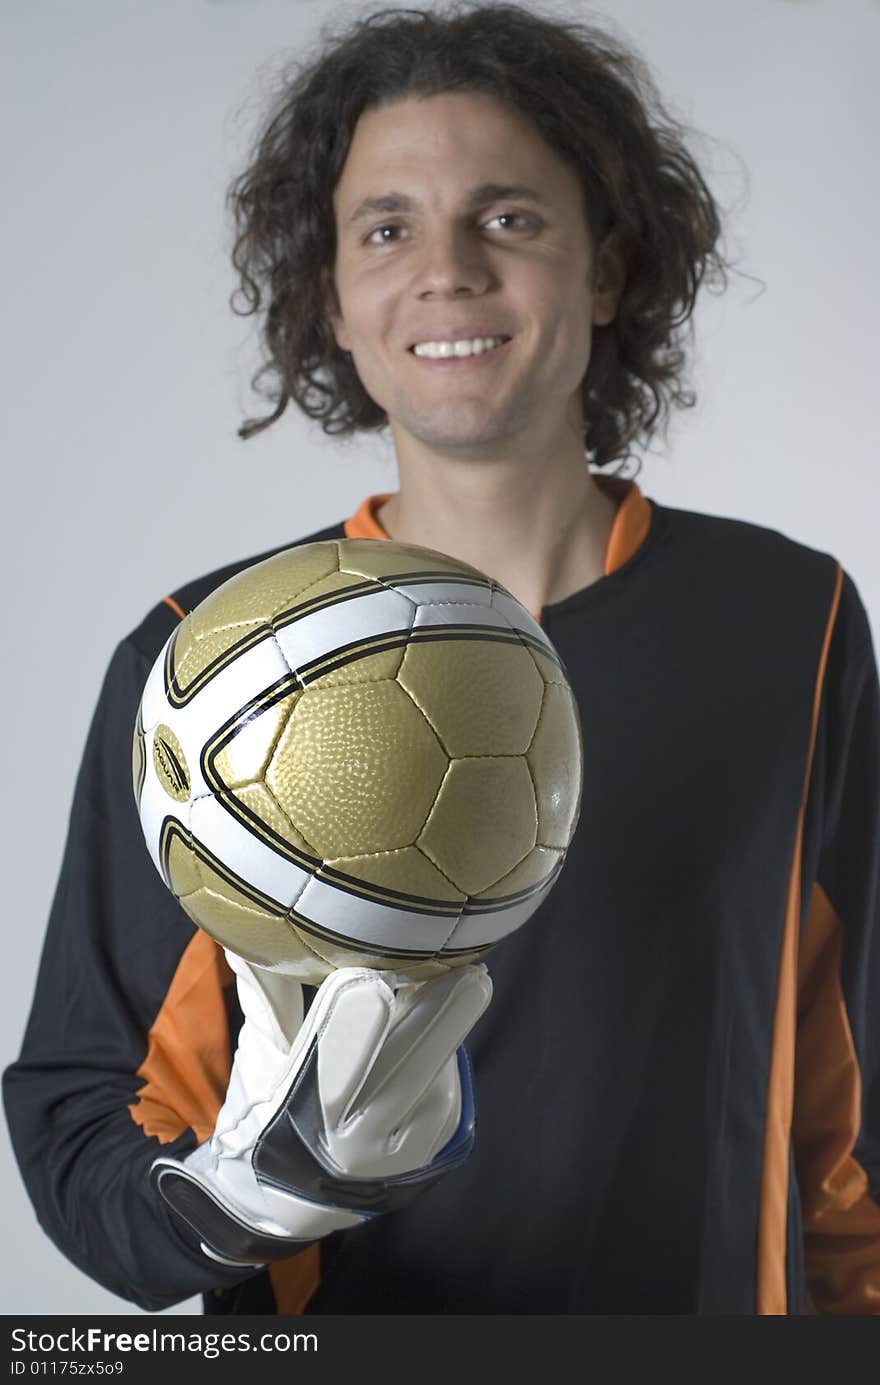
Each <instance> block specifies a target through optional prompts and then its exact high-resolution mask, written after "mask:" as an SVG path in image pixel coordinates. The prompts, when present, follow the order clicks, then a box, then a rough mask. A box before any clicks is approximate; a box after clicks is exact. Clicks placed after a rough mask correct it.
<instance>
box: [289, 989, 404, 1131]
mask: <svg viewBox="0 0 880 1385" xmlns="http://www.w3.org/2000/svg"><path fill="white" fill-rule="evenodd" d="M316 1007H317V1009H316ZM393 1008H394V992H393V990H392V989H391V987H390V986H389V985H387V983H386V982H385V981H384V980H383V979H382V977H381V976H380V974H379V973H378V972H375V971H367V970H362V969H360V968H354V967H345V968H341V969H340V970H338V971H336V972H334V973H333V974H332V975H331V976H328V977H327V980H326V981H324V982H322V984H321V986H320V987H319V989H318V993H317V995H316V996H315V999H314V1001H313V1002H312V1011H310V1013H309V1019H310V1021H313V1023H314V1022H316V1024H317V1037H318V1091H319V1094H320V1099H321V1109H322V1112H323V1118H324V1128H325V1130H326V1131H327V1133H328V1135H329V1134H330V1133H331V1132H332V1131H333V1130H334V1129H335V1128H336V1127H337V1126H338V1125H341V1124H342V1122H343V1121H344V1120H345V1118H346V1116H347V1113H348V1110H349V1108H350V1106H351V1105H352V1103H353V1102H354V1101H355V1100H356V1099H358V1098H359V1094H360V1092H361V1089H362V1087H363V1084H364V1080H365V1078H366V1076H367V1074H368V1073H369V1071H370V1068H371V1066H372V1064H373V1062H374V1060H375V1058H376V1054H377V1053H378V1051H379V1049H380V1047H381V1044H382V1041H383V1039H384V1038H385V1035H386V1034H387V1032H388V1028H389V1025H390V1024H391V1015H392V1011H393ZM311 1027H312V1026H310V1028H311Z"/></svg>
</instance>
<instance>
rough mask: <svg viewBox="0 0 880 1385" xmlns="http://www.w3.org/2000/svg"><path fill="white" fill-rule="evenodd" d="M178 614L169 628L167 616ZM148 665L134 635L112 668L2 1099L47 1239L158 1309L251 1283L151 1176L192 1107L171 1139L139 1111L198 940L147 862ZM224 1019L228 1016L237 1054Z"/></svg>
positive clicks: (151, 1114)
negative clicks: (143, 736)
mask: <svg viewBox="0 0 880 1385" xmlns="http://www.w3.org/2000/svg"><path fill="white" fill-rule="evenodd" d="M168 619H169V628H170V627H171V626H172V625H173V624H174V621H173V619H172V618H171V615H170V612H169V613H168ZM160 643H161V641H160ZM151 664H152V660H151V658H149V657H148V655H147V654H145V653H143V652H142V651H141V650H140V649H139V648H137V647H136V645H135V644H133V643H132V641H131V639H129V640H126V641H123V642H122V643H121V644H120V645H119V646H118V648H117V649H116V651H115V653H114V655H113V658H112V660H111V662H110V665H109V668H108V670H107V674H106V677H105V679H104V683H103V686H102V689H101V693H100V697H99V699H98V703H97V707H96V709H95V712H94V716H93V719H92V723H91V727H90V730H89V734H88V738H87V741H86V746H85V751H84V754H83V758H82V762H81V765H80V769H79V774H78V776H77V781H76V786H75V790H74V796H73V803H72V808H71V813H70V820H69V827H68V834H67V840H66V844H65V848H64V854H63V859H62V865H61V870H60V875H59V878H58V882H57V887H56V891H55V895H54V900H53V903H52V908H51V914H50V918H49V924H48V928H47V932H46V936H45V941H44V946H43V953H42V958H41V962H40V967H39V973H38V979H37V983H36V991H35V995H34V999H33V1005H32V1009H31V1013H30V1018H29V1020H28V1023H27V1028H26V1032H25V1036H24V1041H23V1045H22V1049H21V1054H20V1056H19V1058H18V1060H17V1062H14V1063H13V1064H12V1065H11V1066H10V1067H9V1068H8V1069H7V1070H6V1072H5V1074H4V1079H3V1095H4V1103H5V1108H6V1115H7V1121H8V1125H9V1130H10V1134H11V1137H12V1144H13V1148H14V1151H15V1155H16V1158H17V1160H18V1163H19V1167H20V1170H21V1173H22V1176H23V1179H24V1182H25V1185H26V1187H27V1190H28V1193H29V1195H30V1197H31V1200H32V1202H33V1205H34V1208H35V1210H36V1213H37V1217H38V1219H39V1222H40V1224H41V1226H42V1227H43V1230H44V1231H45V1232H46V1233H47V1235H48V1236H50V1237H51V1239H52V1240H53V1241H54V1242H55V1244H56V1245H57V1246H58V1247H59V1249H60V1250H61V1251H62V1252H63V1253H64V1254H65V1255H66V1256H67V1257H68V1259H69V1260H71V1261H72V1262H73V1263H74V1264H75V1265H77V1266H78V1267H79V1268H80V1269H81V1270H83V1271H84V1272H85V1273H86V1274H88V1275H90V1276H91V1277H92V1278H93V1279H95V1280H97V1281H98V1282H99V1283H100V1284H102V1285H104V1287H105V1288H107V1289H109V1290H110V1291H111V1292H113V1293H116V1294H119V1295H121V1296H122V1297H123V1298H126V1299H129V1300H131V1301H133V1302H134V1303H136V1304H138V1306H140V1307H142V1308H145V1309H159V1308H164V1307H167V1306H169V1305H171V1304H173V1303H176V1302H179V1301H180V1300H182V1299H184V1298H187V1297H189V1296H191V1295H193V1294H196V1293H201V1292H208V1291H210V1290H212V1289H223V1288H227V1287H230V1286H231V1285H233V1284H234V1283H238V1282H240V1281H241V1280H242V1279H243V1278H247V1277H248V1272H247V1271H242V1270H241V1269H232V1268H229V1267H226V1266H222V1265H219V1264H217V1265H215V1264H213V1263H212V1262H211V1261H209V1260H208V1259H207V1258H206V1257H205V1256H204V1255H203V1254H202V1252H201V1251H200V1249H199V1246H198V1242H197V1240H196V1238H195V1237H194V1236H193V1237H190V1236H189V1235H188V1231H187V1229H186V1228H184V1227H183V1225H182V1224H181V1223H177V1221H176V1220H172V1217H171V1214H170V1212H169V1211H168V1210H167V1209H166V1207H165V1205H164V1203H162V1201H161V1199H160V1198H159V1197H158V1196H157V1195H156V1193H155V1192H154V1190H153V1189H152V1188H151V1186H150V1183H149V1179H148V1170H149V1167H150V1164H151V1162H152V1160H153V1159H154V1158H155V1157H156V1155H157V1154H159V1153H162V1154H172V1155H173V1154H178V1155H183V1154H184V1153H186V1152H188V1151H189V1150H191V1149H193V1148H194V1147H195V1145H196V1144H197V1142H198V1137H197V1133H196V1131H194V1130H193V1129H192V1128H188V1126H187V1117H186V1113H185V1111H183V1112H180V1111H179V1112H177V1113H176V1114H175V1113H172V1114H171V1116H170V1118H169V1117H168V1114H167V1112H166V1119H165V1127H164V1130H163V1128H162V1121H161V1120H160V1119H159V1116H158V1115H157V1110H156V1102H155V1099H154V1100H153V1102H152V1106H151V1105H150V1102H149V1101H147V1102H145V1103H144V1105H143V1108H141V1106H140V1102H139V1093H140V1091H141V1089H142V1088H143V1087H144V1076H143V1071H142V1069H143V1065H144V1062H145V1059H146V1058H147V1055H148V1053H149V1052H151V1051H153V1052H154V1054H155V1055H156V1056H157V1059H158V1062H157V1064H156V1065H154V1068H153V1070H154V1072H160V1073H161V1061H162V1027H161V1025H157V1017H158V1016H159V1015H160V1014H162V1013H163V1005H164V1004H165V1002H166V1000H167V998H168V994H169V991H170V990H172V988H173V986H174V982H175V978H178V982H177V984H178V986H179V985H180V981H179V977H180V974H181V972H180V968H181V960H182V959H183V958H184V954H186V953H187V949H188V948H190V946H191V944H192V943H193V941H194V935H196V930H195V929H194V927H193V925H192V923H191V922H190V921H189V919H188V918H187V917H186V915H185V914H184V912H183V910H182V909H181V908H180V906H179V905H178V903H177V901H176V900H175V899H174V897H173V896H172V895H171V893H170V891H169V890H168V889H167V888H166V886H165V884H164V882H163V881H162V879H161V877H160V876H159V873H158V872H157V871H156V869H155V867H154V865H153V862H152V860H151V859H150V856H149V853H148V851H147V848H146V845H145V842H144V839H143V834H142V832H141V827H140V822H139V820H138V816H137V810H136V807H135V802H134V795H133V792H132V768H131V765H132V755H131V743H132V730H133V727H134V719H135V714H136V711H137V706H138V703H139V701H140V696H141V693H142V691H143V687H144V683H145V682H146V678H147V674H148V672H149V669H150V667H151ZM198 937H199V938H201V937H203V935H201V934H198ZM205 941H209V940H207V939H206V940H205ZM189 956H190V958H191V957H192V951H190V953H189ZM203 970H204V969H203ZM191 972H192V962H190V973H191ZM208 979H210V978H208ZM202 980H203V982H204V980H205V978H204V976H203V977H202ZM215 989H216V987H215ZM218 994H219V991H218ZM215 1011H216V1003H215ZM166 1013H167V1012H166ZM215 1017H216V1016H215ZM228 1024H229V1015H228V1014H226V1015H225V1016H224V1029H225V1044H226V1045H227V1047H228V1044H229V1027H228ZM157 1036H158V1040H157ZM157 1042H158V1045H159V1047H158V1052H157ZM221 1046H222V1045H221ZM228 1061H229V1060H228V1054H222V1053H221V1054H220V1055H219V1056H218V1055H216V1054H215V1059H214V1065H215V1070H214V1072H213V1082H214V1086H215V1087H216V1086H217V1085H218V1084H219V1085H220V1087H221V1090H220V1091H219V1092H214V1093H213V1095H212V1093H211V1091H209V1090H208V1091H202V1093H201V1104H202V1107H205V1106H206V1105H207V1106H208V1107H209V1106H210V1104H211V1101H212V1099H214V1100H215V1102H216V1105H219V1102H220V1099H222V1089H223V1088H224V1087H225V1080H224V1076H223V1074H224V1065H226V1066H225V1075H226V1076H228ZM194 1066H196V1067H198V1066H199V1065H198V1064H195V1065H194ZM211 1077H212V1075H211V1074H210V1073H209V1076H208V1081H209V1082H210V1080H211ZM146 1085H147V1087H148V1088H149V1086H150V1084H149V1083H147V1084H146ZM160 1085H161V1082H160ZM203 1085H204V1077H203ZM154 1086H155V1084H154ZM184 1105H185V1102H184ZM142 1109H143V1111H145V1112H146V1113H147V1116H146V1118H144V1116H143V1115H142V1114H141V1110H142ZM169 1121H170V1123H169ZM194 1123H195V1124H196V1125H198V1121H197V1120H196V1121H195V1122H194ZM209 1129H210V1126H209ZM148 1131H152V1132H156V1131H158V1133H148ZM201 1138H204V1132H202V1133H201Z"/></svg>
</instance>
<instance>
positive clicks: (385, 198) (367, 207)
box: [345, 192, 412, 226]
mask: <svg viewBox="0 0 880 1385" xmlns="http://www.w3.org/2000/svg"><path fill="white" fill-rule="evenodd" d="M411 208H412V199H411V198H409V197H407V196H405V194H404V193H402V192H385V193H383V194H382V195H381V197H365V198H364V200H363V202H360V203H358V205H357V207H356V208H355V210H354V211H353V212H352V214H351V216H350V217H349V218H348V220H347V222H346V223H345V224H346V226H351V225H352V224H353V223H354V222H355V221H363V219H364V217H367V216H376V215H377V214H378V215H381V214H384V213H386V212H408V211H410V210H411Z"/></svg>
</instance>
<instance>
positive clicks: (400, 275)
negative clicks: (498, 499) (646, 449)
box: [332, 92, 618, 449]
mask: <svg viewBox="0 0 880 1385" xmlns="http://www.w3.org/2000/svg"><path fill="white" fill-rule="evenodd" d="M333 202H334V210H335V215H336V228H337V247H338V248H337V255H336V265H335V287H336V296H337V300H338V304H339V311H338V313H336V312H335V311H334V312H333V314H332V316H333V327H334V331H335V334H336V340H337V342H338V344H339V346H340V347H342V349H343V350H346V351H351V353H352V357H353V360H354V364H355V367H356V369H357V372H358V375H359V376H360V378H361V381H362V382H363V385H364V387H365V389H366V390H367V392H368V393H369V394H370V395H371V397H372V398H373V399H374V400H375V401H376V403H377V404H379V405H380V406H381V407H382V408H384V409H385V411H386V412H387V414H388V418H389V422H390V425H391V430H392V434H393V436H394V440H395V443H396V444H397V445H398V448H399V447H400V445H401V444H402V443H403V444H404V445H405V439H406V436H407V435H410V436H411V437H412V438H415V439H418V440H419V441H420V442H422V443H424V444H426V445H428V446H433V447H436V448H443V449H469V448H481V447H483V448H484V447H485V446H486V445H491V444H493V443H498V442H504V441H509V440H511V439H513V438H515V437H516V436H517V435H522V434H528V435H529V436H534V437H538V436H541V435H542V434H544V432H545V430H546V429H549V430H550V433H551V434H552V432H553V431H554V429H556V428H557V427H558V426H559V424H560V423H561V422H563V421H567V422H568V423H571V422H575V423H577V424H578V425H579V424H580V420H581V411H580V385H581V382H582V380H583V377H584V374H585V372H586V369H587V364H588V362H589V358H590V339H591V327H592V323H594V322H595V323H604V322H609V321H611V319H612V318H613V316H614V312H615V310H616V305H617V296H618V293H617V292H614V291H612V290H608V289H606V290H604V291H603V292H600V293H594V292H593V291H592V289H591V265H592V245H591V238H590V235H589V231H588V227H587V223H586V217H585V211H584V204H583V195H582V191H581V186H580V183H579V181H578V179H577V176H576V174H575V173H574V172H573V170H572V169H571V168H570V167H569V165H568V164H567V163H565V162H564V161H563V160H562V159H561V158H560V157H559V155H558V154H556V152H555V151H554V150H553V149H551V148H550V146H549V145H547V144H546V143H545V142H544V140H543V139H542V138H541V136H540V135H539V134H538V132H537V131H536V130H535V128H534V127H533V126H532V124H531V123H530V122H529V121H527V120H525V119H524V118H523V117H521V116H520V115H519V114H518V113H517V112H516V111H514V110H512V109H510V108H509V107H508V106H506V105H504V104H502V103H501V102H499V101H497V100H496V99H495V98H494V97H491V96H487V95H483V94H481V93H474V92H445V93H442V94H440V95H437V96H429V97H424V98H408V99H406V100H403V101H398V102H395V103H394V104H393V105H388V106H382V107H378V108H375V109H371V110H368V111H366V112H365V113H364V114H363V115H362V116H361V118H360V120H359V121H358V124H357V127H356V129H355V133H354V138H353V140H352V144H351V148H350V150H349V153H348V158H347V160H346V163H345V166H344V168H343V170H342V175H341V177H340V179H339V182H338V184H337V187H336V191H335V193H334V199H333ZM456 343H458V344H457V345H456ZM468 344H469V345H468ZM464 352H468V354H461V353H464ZM451 353H454V354H451Z"/></svg>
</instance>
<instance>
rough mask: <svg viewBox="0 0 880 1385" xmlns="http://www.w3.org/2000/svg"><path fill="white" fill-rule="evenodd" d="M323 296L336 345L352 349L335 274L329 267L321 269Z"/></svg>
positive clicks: (344, 349) (325, 310)
mask: <svg viewBox="0 0 880 1385" xmlns="http://www.w3.org/2000/svg"><path fill="white" fill-rule="evenodd" d="M321 296H322V298H323V300H324V312H325V313H326V316H327V322H328V324H329V326H330V330H331V332H332V333H333V335H334V337H335V338H336V345H337V346H338V347H339V349H340V351H350V350H351V340H350V338H349V335H348V332H347V330H346V327H345V322H344V320H343V317H342V309H341V308H340V306H339V298H338V296H337V293H336V285H335V283H334V282H333V275H332V273H331V272H330V270H329V269H322V270H321Z"/></svg>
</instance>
